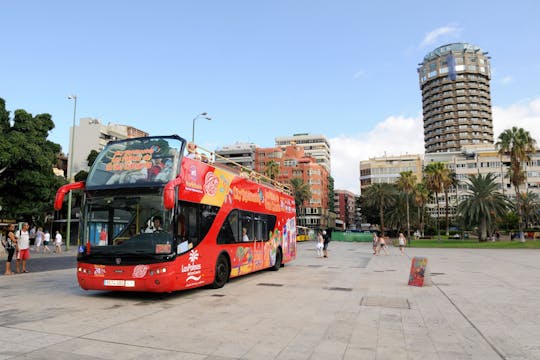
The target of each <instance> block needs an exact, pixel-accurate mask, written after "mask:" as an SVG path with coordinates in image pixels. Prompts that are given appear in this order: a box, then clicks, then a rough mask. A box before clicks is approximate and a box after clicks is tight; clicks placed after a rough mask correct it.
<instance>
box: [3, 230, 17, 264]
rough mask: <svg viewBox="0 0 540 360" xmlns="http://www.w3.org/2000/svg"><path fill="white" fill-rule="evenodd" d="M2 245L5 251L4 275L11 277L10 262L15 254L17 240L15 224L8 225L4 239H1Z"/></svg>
mask: <svg viewBox="0 0 540 360" xmlns="http://www.w3.org/2000/svg"><path fill="white" fill-rule="evenodd" d="M2 245H3V246H4V249H6V253H7V260H6V271H5V272H4V275H12V274H13V272H11V260H13V255H14V254H15V251H16V248H17V238H16V237H15V224H9V226H8V231H7V234H6V237H5V238H3V239H2Z"/></svg>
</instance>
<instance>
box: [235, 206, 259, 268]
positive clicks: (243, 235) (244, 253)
mask: <svg viewBox="0 0 540 360" xmlns="http://www.w3.org/2000/svg"><path fill="white" fill-rule="evenodd" d="M239 226H240V228H239V231H240V237H239V240H240V242H241V245H240V246H239V247H238V248H237V250H236V255H237V260H239V264H238V266H239V275H240V274H245V273H248V272H252V271H255V270H257V267H256V265H255V261H254V260H255V250H256V247H255V245H256V244H257V237H256V235H255V227H254V214H253V213H252V212H248V211H240V216H239Z"/></svg>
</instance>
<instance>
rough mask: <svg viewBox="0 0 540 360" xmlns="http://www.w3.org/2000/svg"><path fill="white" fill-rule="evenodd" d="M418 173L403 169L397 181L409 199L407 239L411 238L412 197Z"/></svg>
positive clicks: (399, 187)
mask: <svg viewBox="0 0 540 360" xmlns="http://www.w3.org/2000/svg"><path fill="white" fill-rule="evenodd" d="M416 180H417V179H416V175H414V174H413V172H412V171H410V170H409V171H402V172H400V173H399V178H398V179H397V181H396V186H397V188H398V189H400V190H401V191H403V192H404V193H405V195H406V201H407V207H406V212H407V239H410V238H411V218H410V205H409V203H410V197H411V194H412V193H413V190H414V186H415V185H416Z"/></svg>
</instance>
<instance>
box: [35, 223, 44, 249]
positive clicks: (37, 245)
mask: <svg viewBox="0 0 540 360" xmlns="http://www.w3.org/2000/svg"><path fill="white" fill-rule="evenodd" d="M43 235H44V234H43V228H41V227H38V229H37V231H36V242H35V243H34V245H35V248H36V252H37V253H39V252H41V246H42V245H43ZM43 251H45V250H43Z"/></svg>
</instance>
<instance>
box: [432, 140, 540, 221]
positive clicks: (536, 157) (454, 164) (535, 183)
mask: <svg viewBox="0 0 540 360" xmlns="http://www.w3.org/2000/svg"><path fill="white" fill-rule="evenodd" d="M430 162H442V163H446V164H447V166H448V168H450V169H451V170H453V171H454V172H455V173H456V175H457V179H458V180H459V182H460V184H459V186H458V187H457V189H454V190H452V191H451V192H450V193H449V199H448V203H449V215H450V216H454V215H455V211H456V207H457V204H458V203H459V202H460V201H461V200H463V198H464V196H465V195H466V190H467V185H466V182H467V177H468V175H474V174H482V175H486V174H487V173H493V174H494V175H495V177H496V181H497V183H498V184H499V190H500V192H502V193H503V194H504V195H506V196H507V197H508V198H509V199H511V200H512V201H514V200H515V190H514V187H513V186H512V184H511V183H510V179H509V178H508V177H506V174H507V172H508V166H509V165H510V159H509V157H508V156H503V157H502V159H501V157H500V156H499V154H498V151H497V149H496V148H495V145H493V144H478V145H465V146H463V147H462V149H461V151H455V152H447V153H426V154H425V158H424V166H425V165H427V164H429V163H430ZM524 170H525V173H526V178H527V180H526V181H525V184H523V185H522V186H521V188H520V191H522V192H523V191H531V192H534V193H537V194H539V195H540V150H538V149H537V151H536V153H535V154H531V161H528V162H527V163H525V164H524ZM438 202H439V217H444V216H445V211H446V210H445V199H444V194H439V199H438ZM429 209H430V212H431V213H432V216H435V214H436V202H435V201H434V200H433V202H432V203H431V204H430V206H429Z"/></svg>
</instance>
